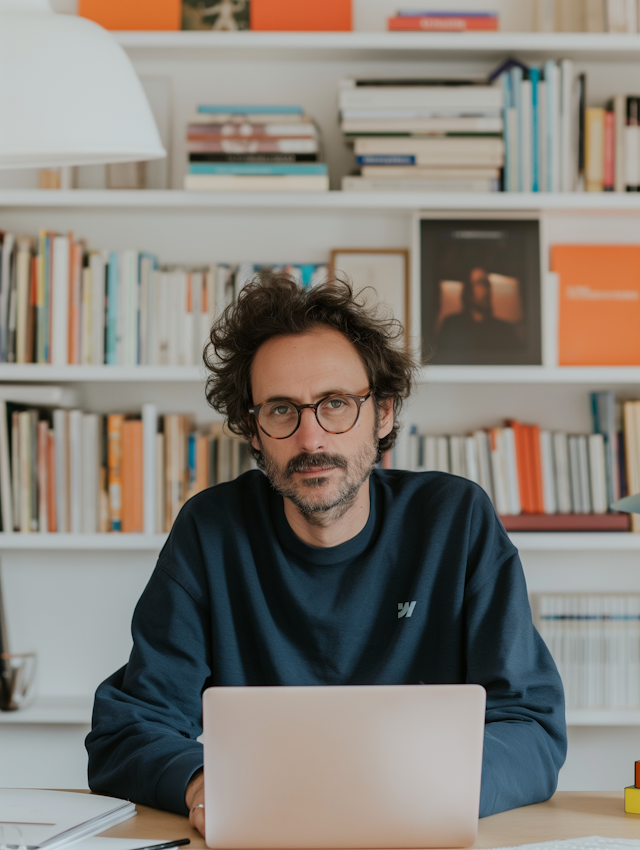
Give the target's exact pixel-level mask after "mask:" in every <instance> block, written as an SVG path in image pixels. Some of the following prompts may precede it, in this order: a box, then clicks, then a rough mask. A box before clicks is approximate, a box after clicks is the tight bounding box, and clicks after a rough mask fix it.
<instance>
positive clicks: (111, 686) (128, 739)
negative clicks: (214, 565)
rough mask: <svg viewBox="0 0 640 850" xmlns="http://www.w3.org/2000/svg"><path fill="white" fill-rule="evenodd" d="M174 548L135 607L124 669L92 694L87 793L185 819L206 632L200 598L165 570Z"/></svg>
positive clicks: (194, 766) (198, 762)
mask: <svg viewBox="0 0 640 850" xmlns="http://www.w3.org/2000/svg"><path fill="white" fill-rule="evenodd" d="M172 536H173V533H172ZM172 542H173V541H172V540H171V538H170V539H169V541H168V542H167V545H166V547H165V550H163V552H162V553H161V555H160V560H159V562H158V565H157V566H156V568H155V571H154V573H153V575H152V577H151V579H150V581H149V584H148V585H147V587H146V589H145V590H144V592H143V594H142V596H141V598H140V600H139V602H138V604H137V606H136V609H135V613H134V616H133V623H132V636H133V650H132V652H131V657H130V659H129V663H128V664H127V665H126V666H125V667H123V668H122V669H120V670H118V671H117V672H116V673H114V674H113V675H112V676H110V677H109V678H108V679H107V680H106V681H105V682H103V683H102V684H101V685H100V686H99V688H98V690H97V692H96V697H95V703H94V709H93V719H92V729H91V732H90V733H89V735H88V737H87V739H86V747H87V752H88V754H89V787H90V788H91V790H92V791H95V792H98V793H101V794H110V795H114V796H116V797H122V798H126V799H130V800H133V801H134V802H137V803H142V804H144V805H147V806H154V807H156V808H159V809H167V810H169V811H174V812H178V813H180V814H187V808H186V805H185V801H184V795H185V791H186V787H187V784H188V783H189V780H190V778H191V777H192V776H193V774H194V773H195V772H196V771H197V770H198V769H199V768H200V767H202V764H203V755H202V745H201V744H200V743H199V742H198V741H197V738H198V737H199V736H200V735H201V733H202V692H203V690H204V689H205V687H206V686H207V682H208V679H209V678H210V676H211V669H210V664H211V652H210V648H209V641H208V640H207V635H208V634H209V635H210V625H209V614H208V613H207V611H206V610H205V606H204V605H202V604H201V602H198V601H196V598H195V596H196V595H197V593H196V592H195V591H194V589H193V588H190V589H187V588H186V587H185V586H184V585H185V584H187V582H186V581H185V582H181V580H180V577H179V575H178V576H177V577H176V576H175V575H174V574H172V572H173V570H171V571H170V569H169V566H170V563H171V555H170V554H169V552H170V551H171V548H172ZM194 548H195V547H194ZM185 554H186V553H185ZM192 554H194V555H196V556H197V553H195V552H194V553H192Z"/></svg>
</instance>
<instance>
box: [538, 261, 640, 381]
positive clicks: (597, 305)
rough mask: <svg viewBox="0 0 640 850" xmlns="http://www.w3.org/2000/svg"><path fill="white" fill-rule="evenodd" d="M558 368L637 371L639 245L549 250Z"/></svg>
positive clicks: (639, 353)
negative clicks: (555, 284)
mask: <svg viewBox="0 0 640 850" xmlns="http://www.w3.org/2000/svg"><path fill="white" fill-rule="evenodd" d="M551 271H554V272H557V273H558V275H559V330H558V362H559V364H560V365H561V366H640V333H638V328H640V245H554V246H553V247H552V249H551Z"/></svg>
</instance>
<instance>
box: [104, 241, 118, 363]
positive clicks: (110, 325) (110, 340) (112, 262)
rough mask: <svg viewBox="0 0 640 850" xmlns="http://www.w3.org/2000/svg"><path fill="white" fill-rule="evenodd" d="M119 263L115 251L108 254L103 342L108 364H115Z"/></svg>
mask: <svg viewBox="0 0 640 850" xmlns="http://www.w3.org/2000/svg"><path fill="white" fill-rule="evenodd" d="M119 266H120V263H119V258H118V254H117V252H116V251H112V252H111V253H110V254H109V265H108V272H107V328H106V343H105V348H106V350H105V362H106V364H107V365H108V366H115V365H116V364H117V359H116V358H117V353H116V342H117V334H118V289H119V283H118V280H119V277H120V269H119Z"/></svg>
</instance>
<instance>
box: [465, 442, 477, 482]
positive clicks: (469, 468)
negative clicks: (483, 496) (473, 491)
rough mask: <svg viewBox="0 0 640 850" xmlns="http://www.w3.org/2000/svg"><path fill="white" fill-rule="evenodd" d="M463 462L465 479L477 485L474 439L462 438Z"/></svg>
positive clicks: (475, 445)
mask: <svg viewBox="0 0 640 850" xmlns="http://www.w3.org/2000/svg"><path fill="white" fill-rule="evenodd" d="M464 461H465V474H466V477H467V478H468V479H469V481H473V482H474V483H475V484H478V483H479V482H480V471H479V469H478V446H477V444H476V440H475V437H465V438H464Z"/></svg>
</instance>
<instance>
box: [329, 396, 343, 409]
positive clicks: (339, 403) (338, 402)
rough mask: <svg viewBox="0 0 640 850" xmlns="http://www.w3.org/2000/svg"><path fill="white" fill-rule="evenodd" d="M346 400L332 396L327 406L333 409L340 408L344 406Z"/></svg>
mask: <svg viewBox="0 0 640 850" xmlns="http://www.w3.org/2000/svg"><path fill="white" fill-rule="evenodd" d="M344 405H345V400H344V399H343V398H331V399H329V401H328V402H327V407H330V408H331V409H332V410H339V409H340V408H341V407H344Z"/></svg>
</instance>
